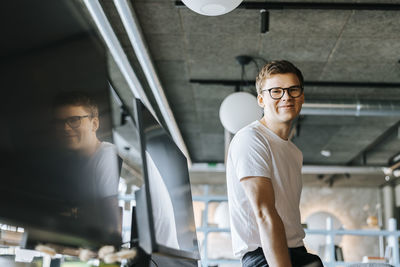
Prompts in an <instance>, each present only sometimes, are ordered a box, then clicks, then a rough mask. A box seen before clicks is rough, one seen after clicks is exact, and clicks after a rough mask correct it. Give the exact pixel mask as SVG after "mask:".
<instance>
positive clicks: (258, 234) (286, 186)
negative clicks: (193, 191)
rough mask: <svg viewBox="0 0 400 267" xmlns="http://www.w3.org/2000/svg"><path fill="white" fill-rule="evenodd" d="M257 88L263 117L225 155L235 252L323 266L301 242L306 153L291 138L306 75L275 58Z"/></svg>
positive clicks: (256, 261) (277, 263)
mask: <svg viewBox="0 0 400 267" xmlns="http://www.w3.org/2000/svg"><path fill="white" fill-rule="evenodd" d="M256 87H257V92H258V98H257V100H258V104H259V106H260V107H262V108H263V109H264V117H263V118H262V119H261V120H259V121H255V122H253V123H251V124H250V125H248V126H246V127H244V128H243V129H241V130H240V131H239V132H238V133H237V134H236V135H235V137H234V138H233V140H232V142H231V145H230V148H229V153H228V159H227V183H228V198H229V205H230V213H231V228H232V244H233V250H234V254H235V255H236V256H238V257H241V258H242V263H243V266H252V267H257V266H263V267H267V266H273V267H288V266H318V267H319V266H322V263H321V261H320V259H319V258H318V257H317V256H315V255H312V254H309V253H307V251H306V249H305V248H304V245H303V238H304V231H303V228H302V226H301V223H300V210H299V202H300V195H301V189H302V177H301V168H302V161H303V156H302V153H301V152H300V150H299V149H298V148H297V147H296V146H295V145H294V144H293V143H292V142H291V141H290V140H288V136H289V132H290V128H291V125H292V122H293V120H294V119H295V118H296V117H297V115H298V114H299V113H300V110H301V107H302V104H303V103H304V94H303V76H302V74H301V72H300V70H298V69H297V68H296V67H295V66H294V65H293V64H291V63H290V62H288V61H275V62H271V63H269V64H267V65H265V66H264V67H263V69H262V70H261V72H260V73H259V75H258V77H257V82H256Z"/></svg>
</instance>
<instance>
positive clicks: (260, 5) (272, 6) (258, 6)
mask: <svg viewBox="0 0 400 267" xmlns="http://www.w3.org/2000/svg"><path fill="white" fill-rule="evenodd" d="M175 6H176V7H185V4H184V3H183V2H182V1H175ZM237 8H239V9H255V10H262V9H264V10H290V9H296V10H299V9H318V10H321V9H325V10H386V11H398V10H400V4H387V3H310V2H273V3H271V2H242V3H241V4H240V5H239V6H238V7H237Z"/></svg>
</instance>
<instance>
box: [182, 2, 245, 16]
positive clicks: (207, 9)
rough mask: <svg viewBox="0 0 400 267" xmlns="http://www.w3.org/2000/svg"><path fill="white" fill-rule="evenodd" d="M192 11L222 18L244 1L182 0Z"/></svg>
mask: <svg viewBox="0 0 400 267" xmlns="http://www.w3.org/2000/svg"><path fill="white" fill-rule="evenodd" d="M182 2H183V3H184V4H185V5H186V6H187V7H188V8H190V9H191V10H193V11H194V12H196V13H199V14H201V15H205V16H220V15H223V14H226V13H229V12H231V11H232V10H234V9H235V8H237V7H238V6H239V5H240V3H241V2H242V0H182Z"/></svg>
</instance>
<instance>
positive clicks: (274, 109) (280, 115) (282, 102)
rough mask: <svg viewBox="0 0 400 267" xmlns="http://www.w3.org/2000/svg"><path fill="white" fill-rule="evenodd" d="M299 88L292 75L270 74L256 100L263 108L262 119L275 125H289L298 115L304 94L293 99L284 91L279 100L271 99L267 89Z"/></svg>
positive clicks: (296, 80)
mask: <svg viewBox="0 0 400 267" xmlns="http://www.w3.org/2000/svg"><path fill="white" fill-rule="evenodd" d="M292 86H300V81H299V79H298V78H297V76H296V75H295V74H293V73H285V74H272V75H271V76H270V77H268V78H267V79H266V80H265V82H264V86H263V88H262V90H265V91H263V92H261V94H259V95H258V97H257V100H258V104H259V106H260V107H262V108H264V117H265V118H266V120H267V121H270V122H276V123H289V122H291V121H292V120H294V119H295V118H296V117H297V115H299V113H300V110H301V106H302V105H303V103H304V94H302V95H301V96H299V97H297V98H293V97H291V96H290V95H289V94H288V91H287V90H285V91H284V92H285V93H284V95H283V97H282V98H281V99H273V98H272V97H271V96H270V94H269V92H268V89H270V88H276V87H280V88H289V87H292Z"/></svg>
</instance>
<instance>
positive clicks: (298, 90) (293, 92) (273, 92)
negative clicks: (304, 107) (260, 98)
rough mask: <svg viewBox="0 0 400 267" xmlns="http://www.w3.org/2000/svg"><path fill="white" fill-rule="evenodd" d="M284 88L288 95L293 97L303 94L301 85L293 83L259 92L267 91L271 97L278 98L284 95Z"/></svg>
mask: <svg viewBox="0 0 400 267" xmlns="http://www.w3.org/2000/svg"><path fill="white" fill-rule="evenodd" d="M285 90H286V91H287V92H288V94H289V96H291V97H293V98H296V97H299V96H301V95H302V94H303V87H301V86H299V85H294V86H291V87H288V88H282V87H273V88H269V89H265V90H262V91H261V92H264V91H268V92H269V95H270V96H271V98H272V99H275V100H278V99H281V98H282V97H283V96H284V95H285Z"/></svg>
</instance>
